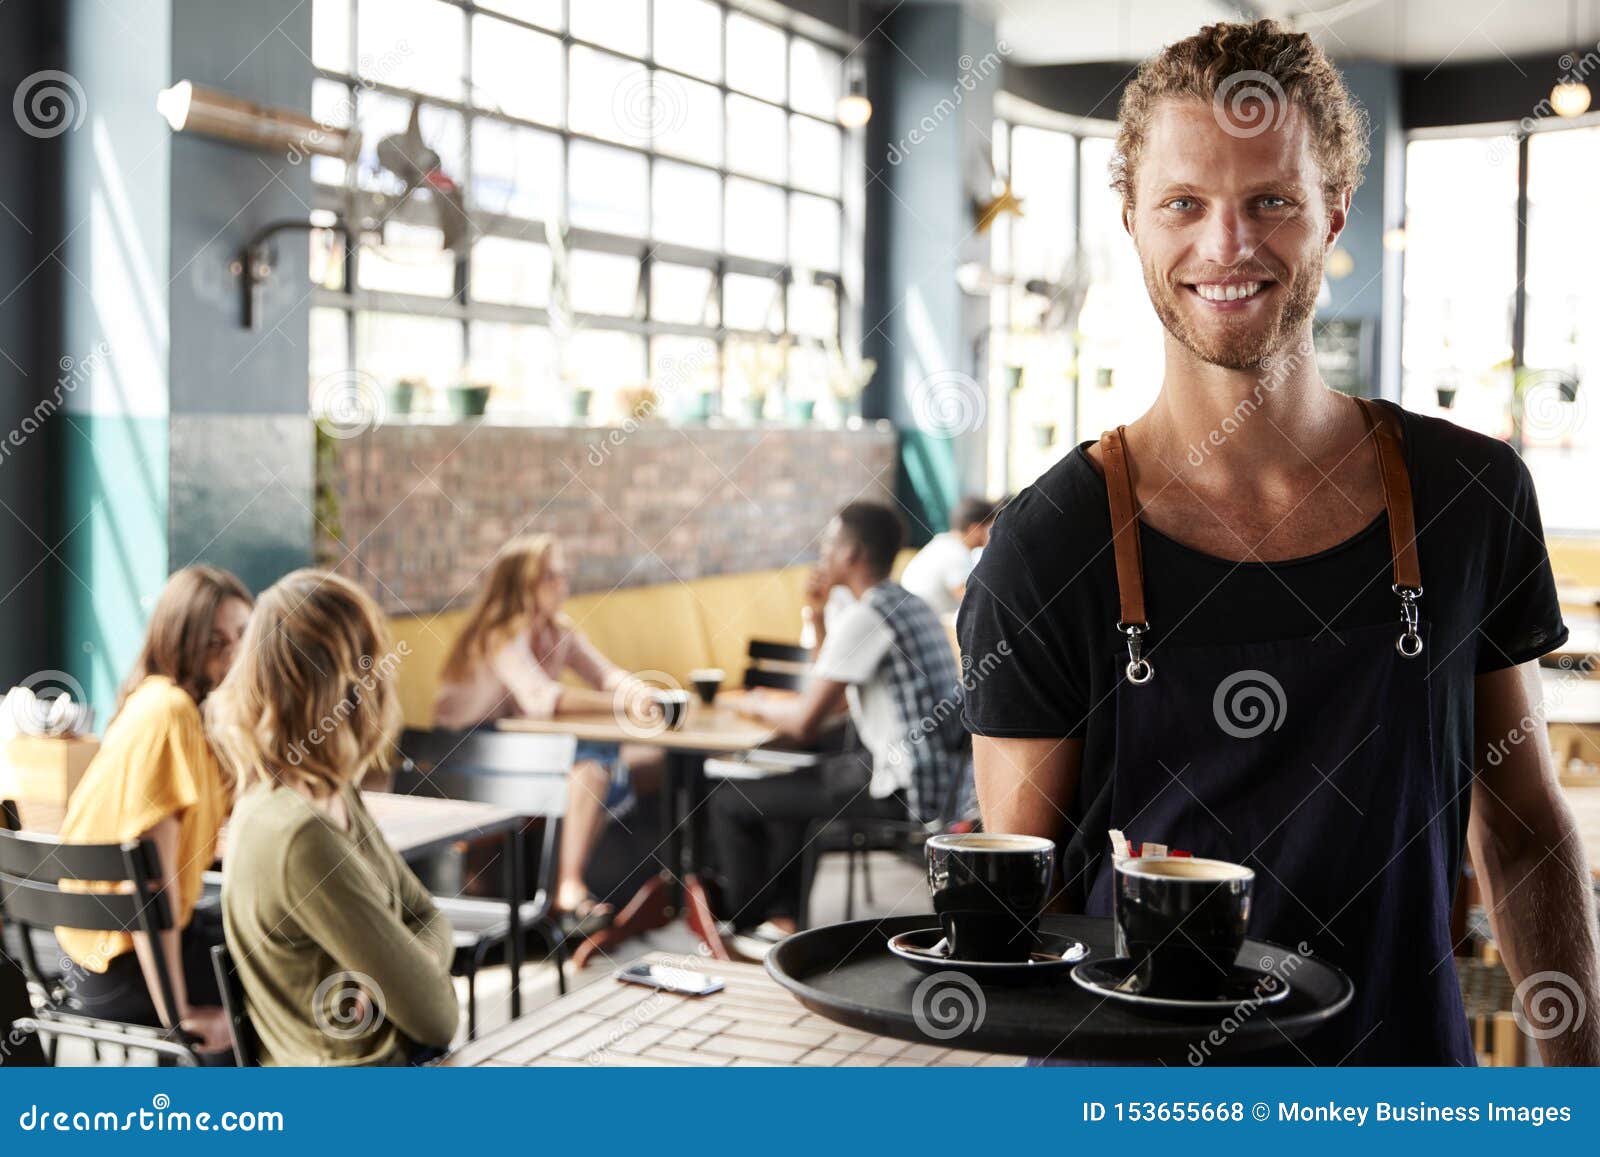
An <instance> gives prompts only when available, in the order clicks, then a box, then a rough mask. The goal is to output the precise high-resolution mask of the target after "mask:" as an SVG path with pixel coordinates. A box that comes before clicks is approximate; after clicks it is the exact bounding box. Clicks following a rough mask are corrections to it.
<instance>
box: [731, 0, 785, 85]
mask: <svg viewBox="0 0 1600 1157" xmlns="http://www.w3.org/2000/svg"><path fill="white" fill-rule="evenodd" d="M787 56H788V52H787V51H786V50H785V47H784V43H783V30H782V29H780V28H774V27H773V26H772V25H770V24H763V23H762V22H761V21H759V20H752V19H751V18H750V17H748V16H745V15H744V14H743V13H739V12H730V13H728V85H729V86H730V87H732V88H737V89H739V90H740V91H741V92H748V93H750V94H751V95H753V96H760V97H765V98H766V99H767V100H774V101H782V100H783V97H784V87H785V78H784V73H785V71H786V70H785V68H784V65H785V63H786V59H785V58H786V57H787Z"/></svg>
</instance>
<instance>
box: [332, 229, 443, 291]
mask: <svg viewBox="0 0 1600 1157" xmlns="http://www.w3.org/2000/svg"><path fill="white" fill-rule="evenodd" d="M455 273H456V259H455V255H454V254H453V253H451V252H450V251H449V250H448V249H445V248H444V234H443V233H441V232H440V231H439V230H437V229H432V228H428V227H426V226H422V225H410V224H406V223H405V222H402V221H392V220H391V221H388V222H386V223H385V224H384V227H383V240H382V242H381V243H379V242H377V241H374V240H372V239H371V238H370V237H369V238H368V239H367V241H366V243H365V244H363V245H362V246H361V252H360V254H359V255H358V256H357V258H356V281H357V283H358V284H359V285H360V287H361V288H362V289H379V290H386V291H389V292H391V293H417V294H422V295H423V296H426V297H449V296H450V294H451V293H452V292H453V291H454V288H455Z"/></svg>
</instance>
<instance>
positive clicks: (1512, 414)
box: [1402, 127, 1600, 532]
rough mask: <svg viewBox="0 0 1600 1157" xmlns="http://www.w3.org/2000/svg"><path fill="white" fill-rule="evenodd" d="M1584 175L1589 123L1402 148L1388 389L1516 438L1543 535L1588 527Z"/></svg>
mask: <svg viewBox="0 0 1600 1157" xmlns="http://www.w3.org/2000/svg"><path fill="white" fill-rule="evenodd" d="M1524 162H1525V167H1524ZM1597 181H1600V127H1583V128H1550V129H1542V130H1540V131H1537V132H1535V133H1533V134H1532V135H1531V136H1529V137H1528V139H1527V140H1526V142H1525V145H1524V146H1523V147H1521V148H1519V147H1518V144H1517V142H1515V141H1513V140H1512V139H1511V138H1509V137H1507V136H1505V135H1503V134H1502V135H1498V136H1490V135H1482V136H1451V137H1441V138H1432V137H1426V136H1420V137H1418V138H1417V139H1413V140H1412V141H1410V142H1409V144H1408V146H1407V150H1406V230H1405V240H1406V247H1405V320H1404V333H1403V341H1402V348H1403V357H1404V363H1405V372H1404V384H1403V394H1402V398H1403V400H1404V402H1405V405H1406V406H1407V408H1409V409H1413V410H1418V411H1421V412H1423V413H1429V412H1435V413H1439V414H1441V415H1442V416H1445V417H1448V418H1449V419H1450V420H1452V421H1454V422H1457V423H1459V424H1461V425H1463V426H1467V427H1469V428H1472V429H1475V430H1478V431H1480V432H1482V433H1485V434H1489V435H1492V436H1494V437H1497V438H1505V439H1508V440H1510V441H1511V442H1512V443H1513V444H1514V445H1516V446H1517V448H1518V449H1519V450H1520V451H1521V452H1522V456H1523V459H1524V461H1526V462H1527V464H1528V468H1529V470H1530V471H1531V473H1532V474H1533V478H1534V483H1535V485H1536V486H1537V488H1538V492H1539V505H1540V509H1541V513H1542V515H1543V517H1544V522H1545V526H1546V528H1547V529H1550V530H1557V531H1572V530H1577V531H1587V532H1593V531H1600V507H1597V506H1596V504H1595V503H1594V501H1593V495H1592V490H1593V486H1592V478H1593V476H1594V471H1595V466H1596V463H1597V462H1600V433H1597V431H1596V426H1597V419H1596V418H1595V416H1594V414H1593V411H1594V410H1595V409H1596V406H1595V402H1594V398H1593V392H1594V390H1595V389H1596V388H1597V386H1600V288H1597V287H1596V285H1595V282H1594V278H1593V276H1592V274H1591V272H1590V271H1592V270H1593V269H1594V267H1595V262H1596V261H1597V260H1600V232H1597V231H1596V230H1595V228H1594V224H1593V218H1594V207H1593V189H1594V188H1595V184H1596V182H1597ZM1521 196H1525V197H1526V202H1525V210H1526V211H1525V212H1523V211H1522V210H1521V208H1519V198H1520V197H1521ZM1519 233H1521V237H1520V238H1519ZM1519 242H1520V245H1521V247H1522V249H1523V251H1524V257H1523V260H1522V264H1521V265H1520V267H1519V265H1518V249H1519ZM1519 313H1520V317H1521V325H1520V327H1519V324H1518V319H1519Z"/></svg>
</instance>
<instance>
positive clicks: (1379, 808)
mask: <svg viewBox="0 0 1600 1157" xmlns="http://www.w3.org/2000/svg"><path fill="white" fill-rule="evenodd" d="M1361 408H1362V413H1363V415H1364V416H1365V418H1366V420H1367V425H1368V428H1369V430H1370V431H1371V432H1372V434H1373V436H1374V441H1375V444H1376V447H1377V458H1378V466H1379V470H1380V472H1381V473H1382V476H1383V481H1384V502H1385V505H1386V506H1387V508H1388V515H1389V531H1390V540H1391V546H1392V548H1393V552H1394V575H1395V584H1394V589H1395V594H1396V595H1397V596H1398V599H1399V602H1400V606H1401V622H1400V624H1399V625H1396V626H1379V627H1365V628H1358V629H1355V630H1350V631H1345V632H1342V633H1338V634H1333V633H1331V632H1325V633H1324V634H1322V635H1321V636H1319V637H1317V638H1313V639H1293V640H1285V641H1279V642H1271V643H1246V644H1228V645H1219V646H1195V647H1179V646H1168V647H1162V648H1160V651H1159V654H1158V655H1155V656H1153V657H1150V658H1147V657H1146V656H1145V654H1144V652H1145V649H1146V636H1147V632H1148V631H1149V630H1150V623H1149V622H1148V620H1147V618H1146V615H1145V609H1144V576H1143V562H1142V559H1141V558H1140V550H1139V529H1138V527H1139V524H1138V516H1137V508H1136V506H1135V501H1134V497H1133V488H1132V484H1131V481H1130V478H1129V475H1128V469H1127V449H1126V444H1125V442H1124V441H1123V430H1122V428H1121V427H1119V428H1118V429H1117V430H1115V431H1111V432H1108V433H1107V434H1106V435H1105V436H1104V437H1103V438H1102V440H1101V443H1100V445H1101V450H1102V453H1103V455H1104V460H1105V473H1106V488H1107V491H1108V493H1109V495H1110V504H1111V521H1112V531H1113V545H1114V548H1115V555H1116V567H1117V585H1118V594H1119V601H1120V609H1121V614H1122V621H1121V622H1120V623H1118V624H1117V629H1118V631H1119V632H1120V633H1121V634H1122V636H1123V637H1124V639H1125V640H1126V643H1127V648H1128V654H1127V656H1126V659H1124V658H1122V657H1120V656H1119V657H1118V659H1117V665H1118V668H1119V671H1118V674H1117V685H1116V692H1115V694H1116V712H1117V716H1116V720H1117V724H1116V755H1115V763H1114V767H1113V775H1112V789H1111V791H1112V795H1111V813H1110V815H1111V826H1112V827H1115V828H1120V829H1121V830H1122V831H1123V832H1124V833H1125V834H1126V835H1127V837H1128V839H1129V840H1130V841H1133V842H1145V841H1149V842H1154V843H1160V844H1166V845H1167V846H1169V847H1171V848H1175V849H1182V850H1184V851H1187V852H1191V853H1193V854H1194V855H1197V856H1209V857H1214V858H1217V859H1222V860H1231V861H1234V862H1237V863H1243V864H1246V865H1248V866H1249V867H1251V868H1252V869H1254V870H1255V874H1256V878H1255V889H1254V896H1253V901H1252V910H1251V914H1250V935H1251V936H1254V937H1258V938H1261V939H1267V940H1273V941H1276V942H1278V943H1280V944H1283V945H1286V946H1288V947H1289V948H1291V949H1297V948H1298V946H1299V945H1301V944H1304V945H1305V946H1306V948H1307V949H1309V954H1310V955H1314V956H1316V957H1320V958H1322V959H1325V960H1328V961H1331V962H1332V963H1334V964H1337V965H1338V966H1339V967H1340V968H1342V969H1344V970H1345V972H1347V973H1348V974H1349V975H1350V978H1351V980H1352V981H1353V982H1354V983H1355V999H1354V1001H1353V1002H1352V1003H1351V1005H1350V1006H1349V1008H1347V1009H1346V1010H1345V1011H1344V1012H1343V1013H1341V1014H1340V1015H1339V1016H1337V1017H1335V1018H1334V1019H1333V1020H1332V1021H1331V1022H1330V1023H1329V1024H1328V1025H1327V1026H1326V1027H1325V1028H1323V1029H1320V1030H1318V1031H1317V1032H1316V1033H1314V1034H1312V1035H1311V1036H1309V1037H1307V1038H1305V1039H1303V1040H1300V1041H1296V1042H1293V1043H1292V1044H1290V1043H1286V1044H1285V1045H1284V1047H1283V1048H1282V1049H1274V1050H1270V1051H1269V1052H1266V1053H1262V1052H1257V1053H1250V1054H1244V1053H1240V1054H1238V1055H1237V1056H1230V1055H1229V1050H1228V1049H1227V1047H1226V1046H1224V1047H1223V1048H1222V1049H1220V1050H1217V1051H1216V1053H1215V1054H1214V1059H1218V1060H1221V1061H1223V1062H1224V1063H1226V1062H1228V1061H1230V1060H1233V1061H1237V1062H1244V1063H1252V1064H1304V1063H1308V1062H1310V1063H1314V1064H1319V1065H1324V1064H1368V1065H1372V1064H1401V1065H1410V1064H1463V1065H1470V1064H1474V1063H1475V1059H1476V1058H1475V1054H1474V1052H1473V1048H1472V1041H1471V1034H1470V1032H1469V1031H1468V1026H1467V1020H1466V1015H1465V1012H1464V1010H1463V1007H1462V1001H1461V994H1460V989H1459V987H1458V981H1457V979H1456V970H1455V961H1454V952H1453V947H1452V944H1451V940H1450V905H1451V898H1452V894H1453V881H1452V880H1451V879H1450V878H1449V874H1448V871H1447V865H1448V864H1449V863H1450V860H1451V856H1450V851H1449V849H1447V848H1446V847H1445V846H1444V841H1443V838H1442V836H1441V831H1440V826H1439V824H1438V823H1437V817H1438V815H1439V811H1440V809H1441V807H1442V805H1443V804H1444V803H1445V801H1444V800H1441V799H1440V798H1439V793H1438V790H1437V788H1436V783H1437V779H1436V776H1435V764H1434V759H1435V756H1434V749H1433V727H1432V719H1431V717H1430V714H1431V713H1430V707H1429V697H1428V687H1427V680H1426V667H1427V664H1426V663H1425V662H1424V660H1423V659H1422V658H1421V657H1420V656H1421V655H1422V653H1423V650H1424V648H1425V646H1426V637H1427V624H1426V623H1423V622H1421V621H1420V619H1419V616H1418V613H1417V598H1418V596H1420V595H1421V593H1422V582H1421V573H1420V568H1419V566H1418V562H1417V553H1416V542H1415V530H1414V526H1415V523H1414V520H1413V515H1412V509H1411V487H1410V479H1409V477H1408V476H1407V473H1406V467H1405V460H1404V457H1403V455H1402V452H1401V446H1400V437H1399V431H1398V423H1397V421H1396V419H1395V417H1394V415H1393V414H1392V413H1390V412H1389V411H1387V410H1386V409H1384V408H1382V407H1379V406H1376V405H1374V404H1372V403H1370V402H1365V401H1363V402H1362V403H1361ZM1096 835H1098V833H1096ZM1111 878H1112V861H1111V856H1110V854H1109V852H1107V853H1106V854H1103V855H1102V856H1101V858H1100V861H1099V866H1098V869H1097V873H1096V876H1095V879H1094V882H1093V884H1092V886H1091V888H1090V893H1089V903H1088V911H1089V912H1090V914H1093V915H1101V916H1105V915H1110V914H1111ZM1246 963H1252V964H1254V963H1257V962H1253V961H1246ZM1269 966H1276V967H1278V968H1287V967H1288V965H1284V964H1282V963H1281V962H1277V961H1274V962H1272V965H1269Z"/></svg>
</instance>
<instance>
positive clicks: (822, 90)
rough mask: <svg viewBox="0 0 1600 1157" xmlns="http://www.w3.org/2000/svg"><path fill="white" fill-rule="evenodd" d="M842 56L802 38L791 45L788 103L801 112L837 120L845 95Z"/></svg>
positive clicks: (794, 40)
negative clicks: (843, 94)
mask: <svg viewBox="0 0 1600 1157" xmlns="http://www.w3.org/2000/svg"><path fill="white" fill-rule="evenodd" d="M843 76H844V73H843V68H842V66H841V64H840V58H839V54H838V53H837V52H832V51H830V50H828V49H826V48H824V47H822V45H820V44H817V43H815V42H814V41H810V40H807V39H805V38H804V37H801V36H796V37H793V38H792V39H791V40H790V41H789V103H790V104H791V105H793V106H794V107H795V108H797V109H800V110H801V111H802V112H808V113H811V114H813V115H815V116H819V117H827V118H828V119H829V120H830V121H831V120H832V119H833V118H834V114H835V109H836V106H837V105H838V103H839V97H840V95H841V94H842V92H843V86H844V80H843Z"/></svg>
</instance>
